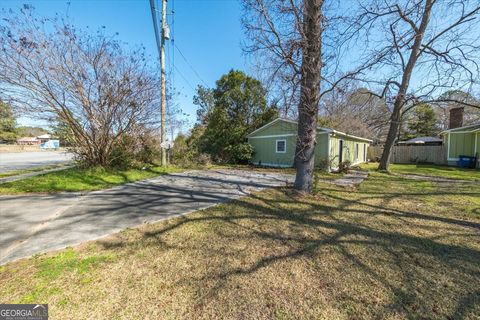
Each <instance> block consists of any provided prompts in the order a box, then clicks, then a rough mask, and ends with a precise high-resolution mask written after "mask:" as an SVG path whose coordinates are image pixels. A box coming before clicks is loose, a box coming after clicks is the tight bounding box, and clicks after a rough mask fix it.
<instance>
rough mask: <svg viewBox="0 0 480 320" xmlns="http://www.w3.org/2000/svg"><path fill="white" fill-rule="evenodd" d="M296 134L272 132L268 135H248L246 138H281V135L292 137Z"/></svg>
mask: <svg viewBox="0 0 480 320" xmlns="http://www.w3.org/2000/svg"><path fill="white" fill-rule="evenodd" d="M293 136H296V134H295V133H287V134H272V135H269V136H256V137H248V139H261V138H281V137H293Z"/></svg>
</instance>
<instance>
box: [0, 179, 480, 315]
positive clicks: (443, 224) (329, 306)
mask: <svg viewBox="0 0 480 320" xmlns="http://www.w3.org/2000/svg"><path fill="white" fill-rule="evenodd" d="M116 181H118V180H116ZM316 189H317V190H318V192H317V194H315V195H312V196H305V197H298V196H295V195H294V194H293V193H292V192H291V190H290V189H270V190H265V191H262V192H258V193H255V194H253V195H251V196H248V197H244V198H241V199H237V200H235V201H232V202H230V203H226V204H221V205H218V206H215V207H211V208H209V209H206V210H203V211H198V212H195V213H192V214H189V215H186V216H183V217H179V218H175V219H171V220H168V221H164V222H161V223H155V224H150V225H144V226H142V227H140V228H136V229H127V230H124V231H122V232H120V233H118V234H115V235H112V236H110V237H108V238H104V239H100V240H98V241H94V242H90V243H86V244H83V245H81V246H77V247H74V248H68V249H65V250H61V251H58V252H54V253H50V254H46V255H38V256H35V257H33V258H30V259H24V260H20V261H17V262H13V263H9V264H7V265H5V266H3V267H0V283H1V284H2V285H1V286H0V301H2V302H5V303H6V302H8V303H49V312H50V316H51V319H67V318H70V317H71V315H72V314H75V315H76V316H75V317H76V318H85V319H87V318H89V319H111V318H115V319H132V318H135V319H478V315H479V314H480V287H479V283H480V263H479V261H480V233H479V230H480V211H479V208H480V184H477V183H475V182H455V183H451V184H449V183H439V182H434V181H416V180H412V179H406V178H404V177H402V176H399V175H391V174H387V173H380V172H376V171H372V172H371V173H370V175H369V177H368V179H367V180H365V181H364V182H363V183H362V185H361V186H360V187H359V188H358V190H352V189H350V188H348V189H344V188H342V187H337V186H335V185H332V184H327V183H319V184H318V186H317V188H316Z"/></svg>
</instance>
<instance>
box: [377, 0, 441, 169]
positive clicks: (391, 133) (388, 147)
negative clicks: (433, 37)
mask: <svg viewBox="0 0 480 320" xmlns="http://www.w3.org/2000/svg"><path fill="white" fill-rule="evenodd" d="M433 3H434V1H433V0H427V1H426V3H425V9H424V11H423V15H422V21H421V23H420V27H419V28H418V30H416V32H415V41H414V43H413V46H412V51H411V52H410V57H409V59H408V63H407V65H406V67H405V69H404V70H403V76H402V82H401V84H400V87H399V89H398V94H397V96H396V98H395V102H394V104H393V111H392V116H391V117H390V129H389V130H388V135H387V140H386V141H385V147H384V148H383V153H382V158H381V159H380V164H379V166H378V170H388V166H389V165H390V153H391V152H392V148H393V145H394V143H395V138H396V137H397V132H398V128H399V127H400V121H401V117H402V108H403V105H404V103H405V95H406V93H407V90H408V86H409V85H410V78H411V77H412V73H413V68H414V67H415V64H416V63H417V60H418V56H419V52H420V47H421V45H422V40H423V37H424V35H425V30H426V29H427V26H428V22H429V19H430V13H431V11H432V6H433Z"/></svg>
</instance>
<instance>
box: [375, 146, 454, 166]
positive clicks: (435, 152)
mask: <svg viewBox="0 0 480 320" xmlns="http://www.w3.org/2000/svg"><path fill="white" fill-rule="evenodd" d="M382 152H383V147H372V146H371V147H369V148H368V152H367V157H368V159H370V160H375V159H378V158H380V157H381V156H382ZM390 161H391V162H392V163H417V162H426V163H435V164H447V147H446V146H443V145H442V146H394V147H393V150H392V155H391V158H390Z"/></svg>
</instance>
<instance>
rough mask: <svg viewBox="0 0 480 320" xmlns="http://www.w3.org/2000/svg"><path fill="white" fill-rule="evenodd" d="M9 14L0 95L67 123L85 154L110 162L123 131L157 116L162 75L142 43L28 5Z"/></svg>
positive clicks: (92, 161) (1, 47)
mask: <svg viewBox="0 0 480 320" xmlns="http://www.w3.org/2000/svg"><path fill="white" fill-rule="evenodd" d="M3 14H4V17H5V18H4V19H3V22H2V25H1V26H0V86H1V93H0V95H1V99H4V100H6V101H9V102H10V103H12V105H13V106H14V107H15V108H16V109H17V110H20V111H21V112H22V114H23V115H25V116H32V117H35V118H39V119H45V120H49V121H53V119H55V120H56V121H60V122H61V123H63V124H66V125H67V126H68V128H69V129H70V130H71V132H72V136H73V145H74V148H73V151H74V152H75V153H76V154H77V156H78V157H79V158H80V159H81V160H83V161H84V162H85V163H86V164H88V165H104V166H108V165H110V164H111V161H112V160H113V159H112V157H111V155H112V152H113V150H114V149H115V147H116V146H117V145H118V144H121V143H122V139H123V137H124V136H126V135H134V134H135V132H136V131H137V130H139V128H144V127H145V126H148V124H149V122H151V121H152V120H154V119H155V117H154V116H153V117H152V115H155V113H154V111H153V110H154V109H153V107H154V103H153V102H154V101H153V100H155V99H158V92H157V91H158V90H157V87H158V86H157V84H158V79H156V78H155V76H154V73H152V72H150V68H149V66H148V64H147V63H146V59H145V57H144V55H143V53H142V51H134V52H130V53H127V52H125V51H124V50H123V49H122V44H121V43H119V42H118V41H116V40H115V39H114V38H112V37H108V36H106V35H105V34H104V32H103V31H99V32H97V33H95V34H87V33H83V32H81V31H78V30H76V29H75V27H74V26H72V25H71V24H69V23H68V22H67V20H65V19H43V18H39V17H37V16H35V15H34V13H33V10H32V9H31V8H30V7H29V6H24V8H23V9H22V10H21V12H20V13H19V14H18V15H16V14H8V13H6V12H3Z"/></svg>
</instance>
